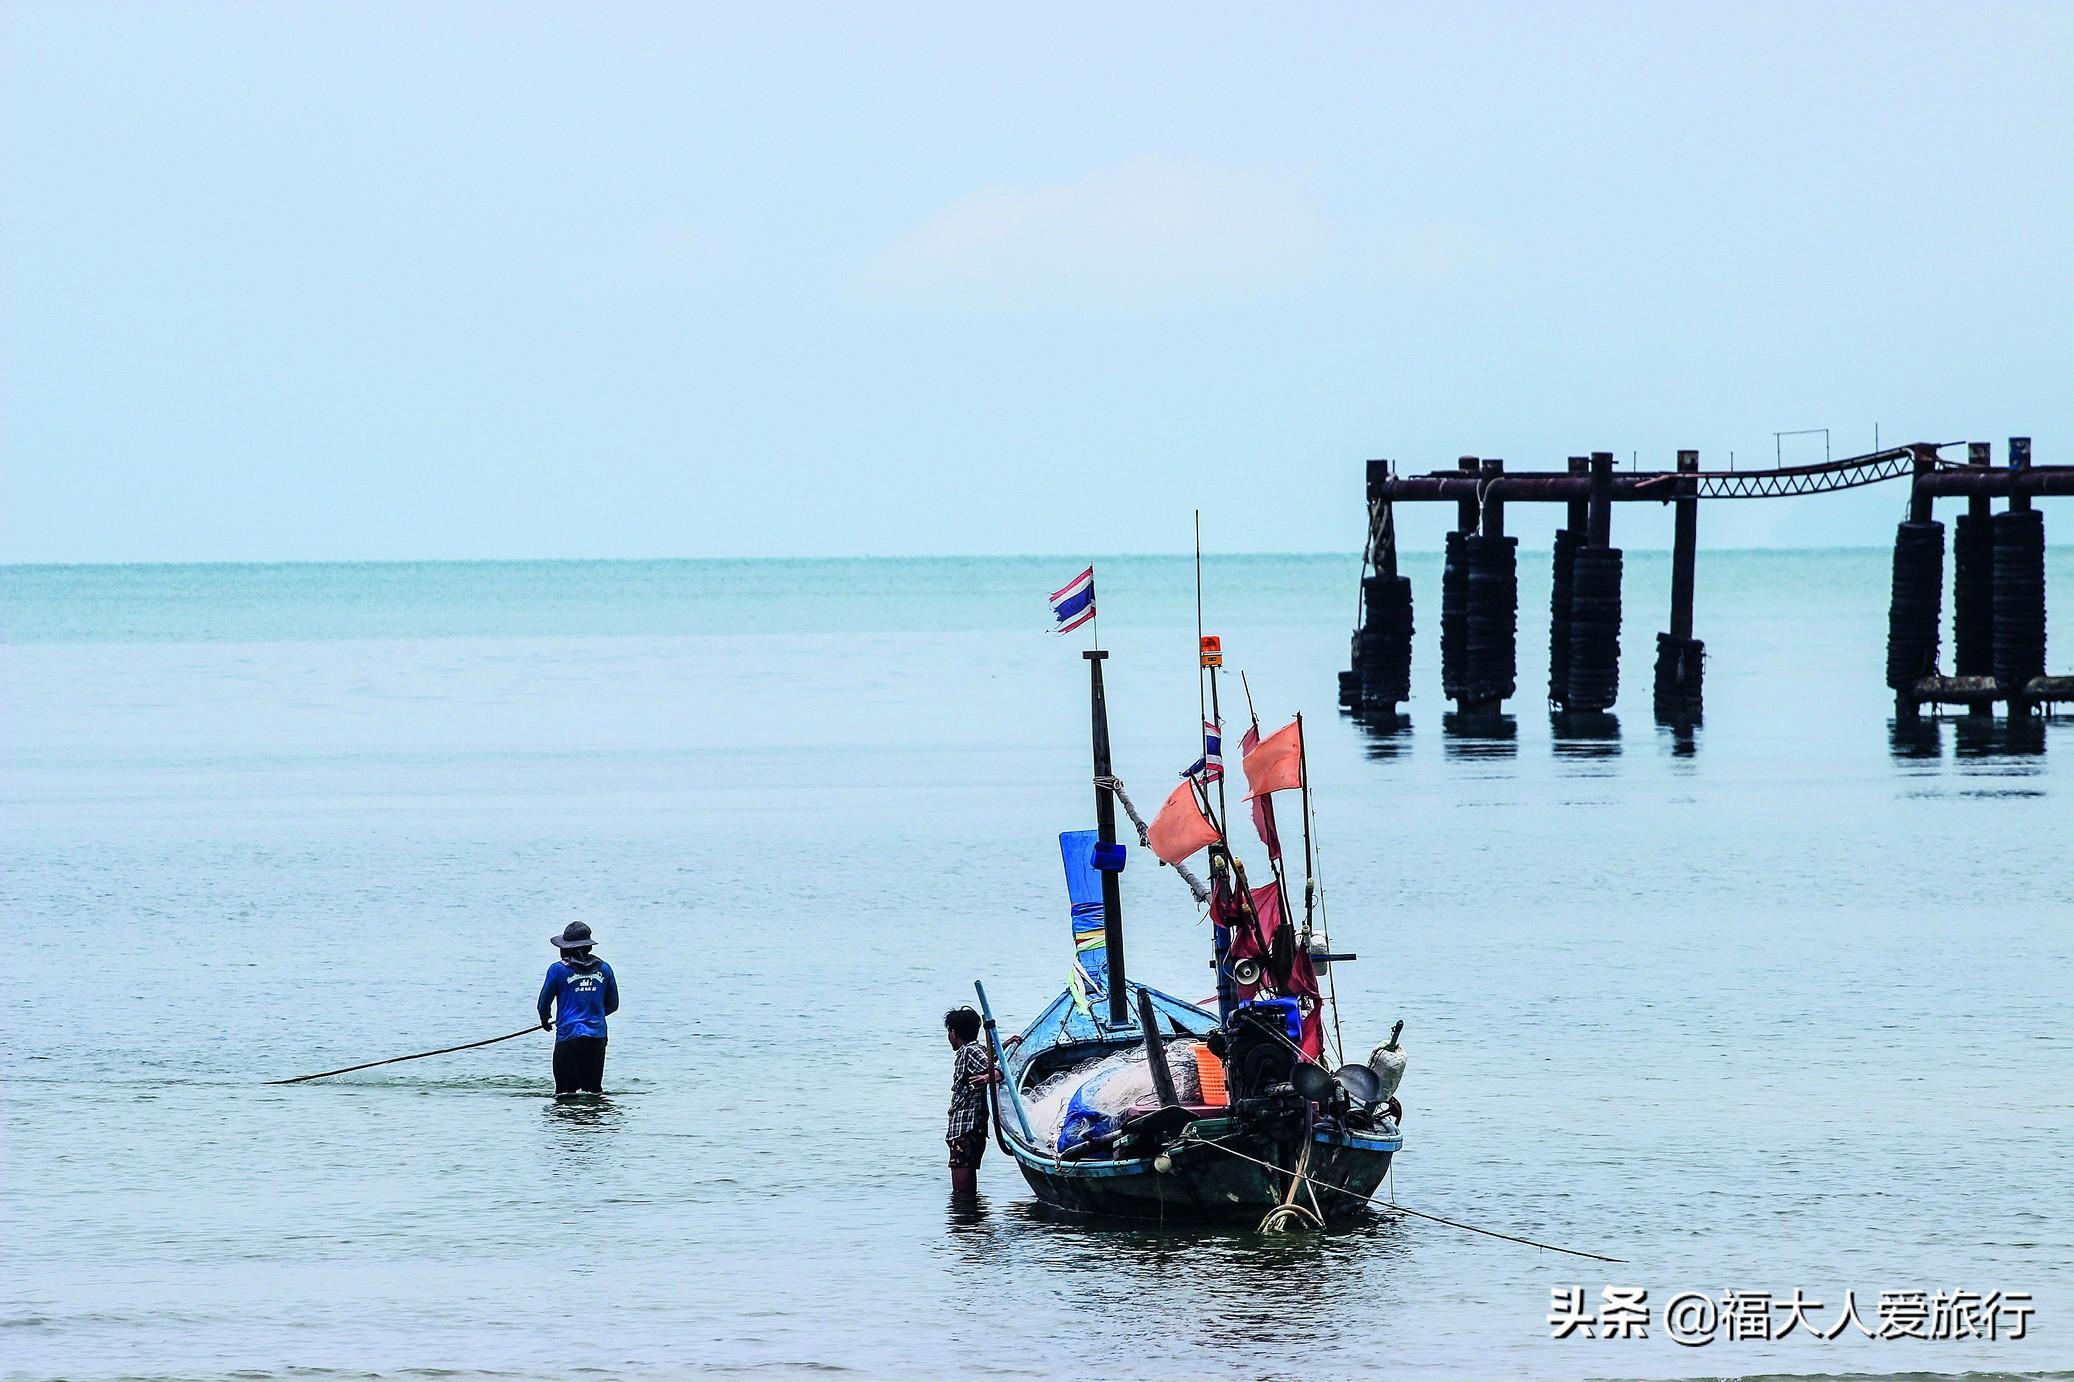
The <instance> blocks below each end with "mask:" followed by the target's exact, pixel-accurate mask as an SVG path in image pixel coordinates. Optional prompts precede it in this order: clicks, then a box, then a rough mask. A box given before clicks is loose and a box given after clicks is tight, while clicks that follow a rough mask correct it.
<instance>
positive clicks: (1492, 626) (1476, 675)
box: [1461, 533, 1519, 706]
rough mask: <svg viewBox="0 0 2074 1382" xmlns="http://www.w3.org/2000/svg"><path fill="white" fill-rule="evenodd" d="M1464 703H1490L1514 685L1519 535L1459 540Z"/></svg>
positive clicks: (1476, 535) (1516, 677)
mask: <svg viewBox="0 0 2074 1382" xmlns="http://www.w3.org/2000/svg"><path fill="white" fill-rule="evenodd" d="M1461 551H1462V565H1463V567H1464V569H1465V572H1466V575H1467V584H1466V585H1465V586H1464V588H1463V603H1464V606H1465V608H1464V610H1463V619H1462V629H1463V634H1464V638H1465V644H1464V649H1463V653H1464V658H1465V664H1466V665H1465V667H1464V669H1463V670H1464V673H1465V676H1464V679H1463V685H1462V700H1463V702H1464V704H1466V705H1472V706H1495V705H1496V704H1497V703H1498V702H1500V701H1502V700H1505V699H1506V698H1507V697H1509V696H1511V695H1512V693H1513V692H1514V691H1517V690H1518V689H1519V539H1518V538H1516V537H1489V536H1486V535H1484V534H1482V533H1471V534H1469V535H1468V536H1466V537H1464V538H1463V539H1462V543H1461Z"/></svg>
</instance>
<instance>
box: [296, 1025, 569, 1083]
mask: <svg viewBox="0 0 2074 1382" xmlns="http://www.w3.org/2000/svg"><path fill="white" fill-rule="evenodd" d="M539 1030H540V1025H539V1024H538V1023H535V1024H534V1025H532V1026H530V1027H521V1028H519V1029H518V1030H517V1031H515V1032H507V1033H506V1034H504V1035H503V1036H495V1037H485V1038H484V1039H483V1040H481V1041H469V1042H463V1043H462V1044H461V1045H459V1046H442V1047H440V1048H439V1049H438V1050H437V1051H420V1052H418V1053H417V1054H416V1055H414V1056H391V1057H389V1059H387V1060H371V1061H365V1062H362V1063H361V1064H359V1065H342V1066H340V1067H339V1068H338V1069H336V1070H319V1071H318V1072H317V1073H316V1074H314V1075H297V1076H296V1077H295V1078H294V1079H292V1080H268V1081H267V1083H268V1084H269V1085H277V1084H301V1083H302V1082H303V1081H304V1080H321V1079H324V1078H325V1077H326V1076H329V1075H349V1074H351V1073H352V1072H353V1071H355V1070H372V1069H374V1068H375V1067H376V1066H377V1065H395V1064H396V1063H397V1062H398V1061H407V1060H423V1059H425V1057H427V1056H444V1055H447V1054H449V1053H451V1052H454V1051H473V1050H474V1049H475V1048H476V1047H478V1046H495V1045H496V1044H497V1043H498V1042H500V1041H514V1040H516V1039H518V1038H519V1037H522V1036H524V1035H525V1034H526V1033H528V1032H537V1031H539Z"/></svg>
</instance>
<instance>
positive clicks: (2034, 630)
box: [1993, 509, 2045, 700]
mask: <svg viewBox="0 0 2074 1382" xmlns="http://www.w3.org/2000/svg"><path fill="white" fill-rule="evenodd" d="M1994 603H1995V620H1994V627H1995V647H1994V654H1993V656H1994V666H1995V680H1996V681H1999V682H2001V683H2002V685H2003V687H2004V689H2005V690H2007V691H2008V692H2009V694H2010V695H2011V696H2012V697H2015V698H2017V699H2018V700H2021V698H2022V696H2023V691H2024V688H2025V687H2026V686H2028V685H2030V683H2031V678H2033V677H2039V676H2043V675H2045V515H2044V514H2042V513H2040V512H2039V511H2038V510H2036V509H2017V510H2011V511H2009V512H2006V513H1998V514H1996V515H1995V595H1994Z"/></svg>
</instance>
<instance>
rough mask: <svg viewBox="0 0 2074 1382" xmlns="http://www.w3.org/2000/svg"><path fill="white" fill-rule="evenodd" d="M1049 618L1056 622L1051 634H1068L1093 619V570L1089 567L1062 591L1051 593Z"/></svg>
mask: <svg viewBox="0 0 2074 1382" xmlns="http://www.w3.org/2000/svg"><path fill="white" fill-rule="evenodd" d="M1051 616H1052V618H1053V619H1054V620H1056V621H1057V627H1055V628H1053V629H1052V632H1053V633H1070V632H1072V631H1073V630H1074V629H1077V628H1079V627H1080V626H1081V625H1082V624H1085V623H1086V622H1087V621H1088V620H1090V619H1092V618H1094V617H1095V568H1093V567H1092V566H1090V567H1089V568H1088V569H1087V570H1085V571H1083V572H1081V573H1080V574H1079V575H1077V576H1075V577H1074V578H1073V579H1072V580H1070V581H1068V582H1066V585H1065V588H1064V589H1062V590H1055V591H1053V592H1052V595H1051Z"/></svg>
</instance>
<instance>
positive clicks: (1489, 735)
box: [1440, 714, 1519, 760]
mask: <svg viewBox="0 0 2074 1382" xmlns="http://www.w3.org/2000/svg"><path fill="white" fill-rule="evenodd" d="M1440 732H1441V746H1442V750H1443V752H1445V753H1446V755H1447V756H1448V757H1449V758H1451V759H1464V760H1475V759H1491V758H1516V757H1518V756H1519V722H1518V721H1517V720H1515V719H1513V718H1512V717H1511V716H1510V715H1501V714H1479V715H1462V714H1453V715H1443V716H1441V717H1440Z"/></svg>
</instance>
